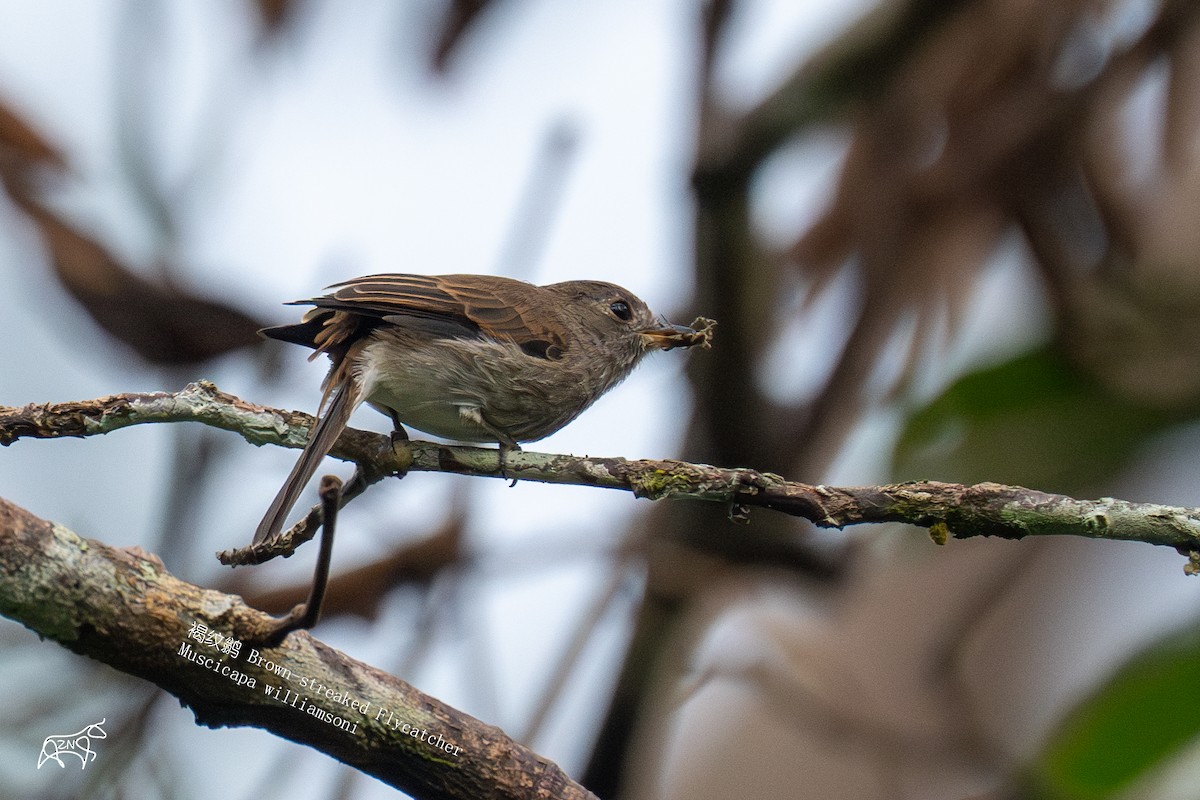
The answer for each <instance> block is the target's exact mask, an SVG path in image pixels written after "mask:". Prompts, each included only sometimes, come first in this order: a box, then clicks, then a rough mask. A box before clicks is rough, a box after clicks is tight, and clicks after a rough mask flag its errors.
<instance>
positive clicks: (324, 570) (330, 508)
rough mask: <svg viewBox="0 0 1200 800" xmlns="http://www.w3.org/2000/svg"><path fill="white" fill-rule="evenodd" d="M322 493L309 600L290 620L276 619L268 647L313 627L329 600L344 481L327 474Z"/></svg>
mask: <svg viewBox="0 0 1200 800" xmlns="http://www.w3.org/2000/svg"><path fill="white" fill-rule="evenodd" d="M318 491H319V493H320V496H321V549H320V550H319V551H318V552H317V565H316V567H315V568H314V569H313V580H312V587H311V588H310V589H309V591H308V599H307V600H305V601H304V602H303V603H300V604H299V605H297V606H295V607H294V608H292V610H291V611H290V612H288V615H287V616H286V617H281V618H279V619H278V620H276V622H275V624H274V625H273V626H272V627H271V629H270V630H269V631H268V633H267V635H266V636H265V638H264V639H263V645H264V646H266V647H274V646H275V645H277V644H279V643H280V642H282V641H283V640H284V639H285V638H287V635H288V634H289V633H291V632H292V631H296V630H301V629H304V628H311V627H312V626H313V625H316V624H317V619H319V618H320V616H321V604H322V603H323V602H324V600H325V589H326V587H328V585H329V564H330V562H331V561H332V559H333V531H334V528H335V527H336V526H337V512H338V501H339V500H340V497H341V493H342V481H341V479H340V478H338V477H337V476H336V475H326V476H325V477H323V478H321V487H320V489H319V490H318Z"/></svg>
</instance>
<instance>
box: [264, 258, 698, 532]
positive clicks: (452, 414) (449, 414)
mask: <svg viewBox="0 0 1200 800" xmlns="http://www.w3.org/2000/svg"><path fill="white" fill-rule="evenodd" d="M329 288H330V289H333V290H334V291H333V292H331V293H330V294H326V295H322V296H320V297H315V298H312V299H311V300H299V301H296V302H295V303H291V305H312V306H315V308H313V309H311V310H310V311H308V312H307V313H306V314H305V315H304V317H303V318H302V319H301V321H300V322H299V323H297V324H294V325H280V326H278V327H273V328H266V329H264V330H263V331H261V333H262V334H263V335H264V336H267V337H270V338H272V339H279V340H282V341H285V342H292V343H294V344H300V345H304V346H305V347H311V348H313V349H314V351H315V352H314V353H313V354H312V356H311V357H310V359H311V358H315V357H316V356H318V355H320V354H321V353H325V354H327V355H328V356H329V358H330V360H331V361H332V362H333V365H332V367H331V368H330V370H329V374H328V375H327V376H326V378H325V383H324V387H323V388H324V390H325V393H324V396H323V397H322V399H321V407H320V410H319V412H318V419H317V422H316V424H315V425H314V426H313V428H312V430H311V432H310V433H309V437H308V442H307V444H306V445H305V446H304V450H303V452H302V453H301V454H300V458H299V460H297V462H296V466H295V467H293V468H292V472H291V474H290V475H288V477H287V480H286V481H285V482H284V484H283V487H282V488H281V489H280V490H279V494H277V495H276V496H275V500H274V501H273V502H272V503H271V506H270V508H268V509H267V513H266V516H264V517H263V520H262V522H261V523H259V526H258V530H257V531H256V532H255V534H254V542H255V544H258V543H260V542H264V541H268V540H271V539H274V538H275V537H276V536H277V535H278V534H279V532H280V530H281V529H282V527H283V523H284V520H285V518H286V517H287V515H288V513H289V512H290V511H291V509H292V506H293V505H295V503H296V500H297V499H298V498H299V496H300V492H301V491H302V490H303V488H304V486H305V484H307V483H308V480H309V479H310V478H311V477H312V476H313V474H314V473H315V472H316V470H317V465H318V464H319V463H320V461H321V459H322V458H323V457H324V456H325V454H326V453H328V452H329V449H330V448H331V447H332V446H333V443H334V442H335V441H336V440H337V438H338V436H339V435H340V434H341V432H342V431H343V430H344V429H345V427H346V424H347V422H348V421H349V419H350V414H351V413H352V412H353V411H354V409H355V408H357V407H358V405H359V404H360V403H362V402H364V401H365V402H367V403H369V404H371V405H372V406H373V407H375V408H376V409H377V410H379V411H380V412H382V413H384V414H387V415H388V416H390V417H391V418H392V421H393V422H394V423H395V426H396V430H397V432H398V433H399V434H400V435H404V429H403V427H402V426H403V425H408V426H410V427H412V428H415V429H417V430H420V431H424V432H426V433H431V434H433V435H435V436H440V437H442V438H445V439H452V440H455V441H460V442H497V443H498V444H499V445H500V454H501V465H503V459H504V454H505V453H506V452H508V451H509V450H516V449H519V443H520V442H532V441H536V440H538V439H541V438H544V437H546V436H549V435H550V434H552V433H554V432H555V431H557V430H559V429H560V428H562V427H563V426H564V425H566V424H567V423H569V422H570V421H571V420H573V419H575V417H577V416H578V415H579V413H580V412H582V411H583V410H584V409H585V408H587V407H588V406H590V405H591V404H592V403H593V402H594V401H595V400H596V398H598V397H600V395H602V394H604V393H605V392H607V391H608V390H609V389H611V388H612V387H613V386H615V385H616V384H617V383H619V382H620V381H621V380H622V379H624V378H625V376H626V375H628V374H629V373H630V371H631V370H632V369H633V368H634V367H635V366H636V365H637V363H638V362H639V361H641V359H642V357H643V356H645V355H646V354H647V353H649V352H650V351H652V350H670V349H672V348H674V347H690V346H692V345H696V344H704V345H707V343H708V339H709V327H710V325H711V323H707V321H706V323H707V324H706V325H705V326H704V327H702V329H701V330H693V329H692V328H685V327H682V326H678V325H669V324H667V323H665V322H661V321H658V320H656V319H655V317H654V315H653V314H652V313H651V312H650V309H649V308H647V307H646V304H645V303H644V302H642V301H641V300H640V299H638V298H637V297H636V296H635V295H633V294H632V293H631V292H629V291H628V290H626V289H623V288H621V287H620V286H616V285H615V284H611V283H605V282H603V281H566V282H564V283H554V284H549V285H547V286H534V285H533V284H529V283H525V282H523V281H518V280H514V279H512V278H502V277H496V276H492V275H401V274H386V275H368V276H366V277H362V278H355V279H353V280H349V281H346V282H344V283H339V284H334V285H333V286H330V287H329Z"/></svg>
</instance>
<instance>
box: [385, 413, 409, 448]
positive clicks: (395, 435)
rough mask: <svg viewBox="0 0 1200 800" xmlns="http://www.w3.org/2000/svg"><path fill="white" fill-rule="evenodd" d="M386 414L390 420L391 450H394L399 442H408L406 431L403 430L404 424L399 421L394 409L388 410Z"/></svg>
mask: <svg viewBox="0 0 1200 800" xmlns="http://www.w3.org/2000/svg"><path fill="white" fill-rule="evenodd" d="M387 412H388V416H389V417H391V418H392V448H393V449H395V447H396V445H397V444H399V443H400V442H407V441H408V431H406V430H404V423H403V422H401V421H400V417H399V416H398V415H397V414H396V411H395V409H392V408H389V409H388V410H387Z"/></svg>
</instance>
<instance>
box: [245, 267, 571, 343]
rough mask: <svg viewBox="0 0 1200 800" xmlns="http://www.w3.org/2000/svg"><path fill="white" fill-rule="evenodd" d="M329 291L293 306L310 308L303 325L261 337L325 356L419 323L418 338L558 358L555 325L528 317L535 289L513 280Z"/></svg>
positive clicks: (409, 281)
mask: <svg viewBox="0 0 1200 800" xmlns="http://www.w3.org/2000/svg"><path fill="white" fill-rule="evenodd" d="M329 288H331V289H333V290H334V291H333V292H331V293H330V294H327V295H322V296H321V297H315V298H313V299H311V300H301V301H297V304H303V305H314V306H316V308H315V309H313V310H312V311H310V312H309V313H308V314H307V315H305V318H304V321H303V322H301V323H300V324H298V325H284V326H280V327H278V328H268V329H266V330H264V331H263V334H264V335H265V336H270V337H271V338H275V339H283V340H284V341H290V342H294V343H296V344H303V345H306V346H308V347H314V348H317V349H318V350H320V351H323V350H326V349H328V348H329V344H328V343H329V342H330V341H331V340H341V339H344V338H347V337H348V336H351V335H352V331H351V330H350V327H351V326H353V327H354V328H355V329H357V328H359V327H361V326H362V325H364V324H366V325H368V326H372V325H373V324H380V323H384V322H390V323H392V324H398V325H404V324H414V323H417V322H418V321H419V322H420V324H421V326H422V329H423V330H425V331H427V332H430V333H433V334H434V335H436V336H444V337H447V338H456V337H462V338H489V339H495V340H498V341H506V342H513V343H514V344H516V345H518V346H519V347H521V348H522V349H523V350H525V351H526V352H527V353H529V354H530V355H535V356H539V357H543V358H556V357H558V356H559V355H561V353H562V350H563V340H562V335H561V332H559V331H556V330H555V327H556V322H557V317H554V318H551V319H546V316H545V315H546V311H545V310H543V311H542V312H541V313H540V314H535V313H533V311H532V305H531V301H532V300H533V299H534V296H535V295H536V294H537V293H538V292H539V291H540V290H539V289H538V287H535V286H532V285H530V284H527V283H523V282H522V281H517V280H513V279H512V278H503V277H498V276H491V275H405V274H384V275H367V276H364V277H361V278H354V279H353V280H349V281H345V282H343V283H338V284H334V285H333V286H331V287H329ZM554 310H555V311H556V310H557V309H554ZM337 312H341V313H337ZM330 328H333V329H334V330H331V329H330Z"/></svg>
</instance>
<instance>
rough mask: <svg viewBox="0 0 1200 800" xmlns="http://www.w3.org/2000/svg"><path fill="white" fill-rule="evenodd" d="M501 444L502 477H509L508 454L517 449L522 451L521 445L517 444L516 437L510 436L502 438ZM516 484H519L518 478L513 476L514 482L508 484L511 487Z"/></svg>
mask: <svg viewBox="0 0 1200 800" xmlns="http://www.w3.org/2000/svg"><path fill="white" fill-rule="evenodd" d="M499 444H500V456H499V460H500V477H501V478H507V477H508V454H509V453H511V452H513V451H516V452H518V453H519V452H521V445H519V444H517V443H516V441H515V440H514V439H510V438H508V437H505V438H504V439H501V440H500V442H499ZM516 485H517V479H516V478H513V479H512V483H510V484H509V485H508V488H510V489H511V488H512V487H514V486H516Z"/></svg>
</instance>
